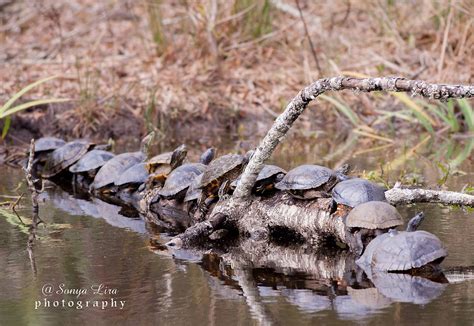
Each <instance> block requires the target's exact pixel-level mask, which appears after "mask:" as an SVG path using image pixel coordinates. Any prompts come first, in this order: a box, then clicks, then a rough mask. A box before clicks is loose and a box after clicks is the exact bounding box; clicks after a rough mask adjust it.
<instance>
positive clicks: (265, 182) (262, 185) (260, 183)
mask: <svg viewBox="0 0 474 326" xmlns="http://www.w3.org/2000/svg"><path fill="white" fill-rule="evenodd" d="M285 174H286V171H285V170H283V169H282V168H280V167H279V166H276V165H271V164H265V165H264V166H263V169H262V170H261V171H260V173H259V174H258V176H257V179H256V180H255V185H254V187H253V191H254V192H255V193H257V194H265V193H267V192H269V191H271V190H273V189H274V188H275V184H276V183H278V182H280V181H281V180H282V179H283V178H284V177H285ZM239 181H240V176H239V177H238V178H237V179H236V180H234V181H233V182H232V184H231V187H232V188H234V189H235V187H237V184H238V183H239Z"/></svg>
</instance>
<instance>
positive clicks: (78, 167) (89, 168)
mask: <svg viewBox="0 0 474 326" xmlns="http://www.w3.org/2000/svg"><path fill="white" fill-rule="evenodd" d="M114 156H115V155H114V154H113V153H110V152H107V151H103V150H100V149H93V150H91V151H90V152H88V153H86V154H85V155H84V156H83V157H82V158H81V159H80V160H79V161H77V162H76V163H75V164H73V165H71V166H70V167H69V172H71V173H76V174H84V175H86V176H87V177H89V178H91V179H93V178H94V177H95V175H96V173H97V171H98V169H100V168H101V167H102V166H103V165H104V164H105V163H107V161H109V160H110V159H112V158H113V157H114Z"/></svg>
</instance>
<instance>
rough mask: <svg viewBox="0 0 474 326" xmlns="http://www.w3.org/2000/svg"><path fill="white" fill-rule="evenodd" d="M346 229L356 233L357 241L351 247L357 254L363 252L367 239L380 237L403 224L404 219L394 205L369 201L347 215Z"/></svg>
mask: <svg viewBox="0 0 474 326" xmlns="http://www.w3.org/2000/svg"><path fill="white" fill-rule="evenodd" d="M345 223H346V227H347V228H348V230H349V231H350V232H351V233H354V234H355V236H356V239H354V240H357V241H352V242H351V246H352V248H353V249H354V251H355V252H356V253H357V254H361V253H362V251H363V246H364V243H365V242H366V238H367V237H369V236H370V237H373V236H377V235H380V234H382V233H383V232H384V230H388V229H390V228H393V227H395V226H398V225H401V224H402V223H403V220H402V217H401V216H400V214H399V213H398V211H397V209H396V208H395V207H393V206H392V205H390V204H388V203H386V202H382V201H369V202H366V203H363V204H360V205H358V206H356V207H355V208H354V209H352V210H351V211H350V212H349V214H347V217H346V220H345Z"/></svg>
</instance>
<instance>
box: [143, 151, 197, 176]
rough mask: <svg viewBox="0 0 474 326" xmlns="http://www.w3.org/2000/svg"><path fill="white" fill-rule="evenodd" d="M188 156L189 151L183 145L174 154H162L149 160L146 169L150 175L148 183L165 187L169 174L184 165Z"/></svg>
mask: <svg viewBox="0 0 474 326" xmlns="http://www.w3.org/2000/svg"><path fill="white" fill-rule="evenodd" d="M187 154H188V149H187V148H186V145H184V144H183V145H181V146H179V147H178V148H176V149H175V150H174V151H172V152H166V153H162V154H159V155H156V156H154V157H152V158H151V159H149V160H148V161H147V162H146V168H147V170H148V172H149V173H150V177H149V180H148V183H150V184H155V183H156V184H159V185H163V184H164V183H165V180H166V178H167V177H168V174H170V172H171V171H173V170H174V169H175V168H176V167H178V166H180V165H181V164H182V163H183V161H184V159H185V158H186V155H187Z"/></svg>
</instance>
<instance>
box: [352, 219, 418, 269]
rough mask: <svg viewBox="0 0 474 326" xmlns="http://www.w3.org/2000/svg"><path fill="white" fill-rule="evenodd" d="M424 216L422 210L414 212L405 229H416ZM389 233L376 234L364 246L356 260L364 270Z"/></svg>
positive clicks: (408, 230) (369, 264) (409, 230)
mask: <svg viewBox="0 0 474 326" xmlns="http://www.w3.org/2000/svg"><path fill="white" fill-rule="evenodd" d="M424 218H425V214H424V213H423V212H420V213H418V214H416V215H415V216H414V217H412V218H411V219H410V221H409V222H408V224H407V228H406V231H407V232H414V231H416V230H417V229H418V227H419V226H420V224H421V222H422V221H423V219H424ZM390 235H391V233H383V234H380V235H378V236H377V237H375V238H374V239H372V241H370V242H369V244H368V245H367V247H366V248H365V250H364V253H363V254H362V256H360V258H359V259H357V260H356V263H357V265H359V266H361V267H362V268H364V270H366V269H367V267H370V266H371V264H372V257H373V254H374V252H375V251H376V250H377V249H378V248H380V247H381V245H382V243H383V242H384V240H385V239H387V238H389V237H390ZM358 241H359V242H360V238H358ZM359 245H360V246H361V245H362V244H361V243H360V244H359Z"/></svg>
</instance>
